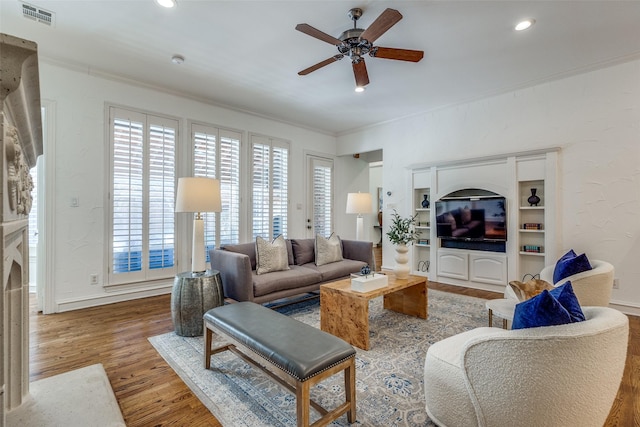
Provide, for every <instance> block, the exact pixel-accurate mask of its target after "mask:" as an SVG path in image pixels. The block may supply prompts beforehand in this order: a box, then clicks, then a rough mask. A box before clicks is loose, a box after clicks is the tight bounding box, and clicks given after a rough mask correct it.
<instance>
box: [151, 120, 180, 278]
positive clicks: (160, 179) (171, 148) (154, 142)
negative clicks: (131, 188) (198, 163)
mask: <svg viewBox="0 0 640 427" xmlns="http://www.w3.org/2000/svg"><path fill="white" fill-rule="evenodd" d="M150 120H154V121H155V122H157V121H158V120H159V119H158V118H155V117H151V118H150ZM176 127H177V124H175V123H174V127H173V128H172V127H169V126H168V125H167V124H156V123H150V125H149V155H148V157H149V181H148V182H149V190H148V194H149V208H148V209H149V211H148V212H149V213H148V218H149V249H148V251H147V253H148V254H149V262H148V267H149V268H150V269H160V268H167V267H173V264H174V250H173V249H174V246H175V245H174V240H175V239H174V230H175V212H174V211H175V209H174V207H175V182H176V169H175V164H176V162H175V160H176Z"/></svg>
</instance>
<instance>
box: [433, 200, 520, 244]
mask: <svg viewBox="0 0 640 427" xmlns="http://www.w3.org/2000/svg"><path fill="white" fill-rule="evenodd" d="M506 206H507V205H506V199H505V198H504V197H500V196H496V197H493V196H490V197H486V196H485V197H464V198H457V197H456V198H451V199H442V200H438V201H436V203H435V208H436V229H437V236H438V237H439V238H441V239H445V240H465V241H491V242H506V241H507V222H506V221H507V212H506Z"/></svg>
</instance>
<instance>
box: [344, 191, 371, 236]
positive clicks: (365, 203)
mask: <svg viewBox="0 0 640 427" xmlns="http://www.w3.org/2000/svg"><path fill="white" fill-rule="evenodd" d="M371 203H372V202H371V194H370V193H349V194H347V213H348V214H358V218H357V219H356V240H362V239H363V238H364V218H362V214H366V213H371V212H373V209H372V207H371Z"/></svg>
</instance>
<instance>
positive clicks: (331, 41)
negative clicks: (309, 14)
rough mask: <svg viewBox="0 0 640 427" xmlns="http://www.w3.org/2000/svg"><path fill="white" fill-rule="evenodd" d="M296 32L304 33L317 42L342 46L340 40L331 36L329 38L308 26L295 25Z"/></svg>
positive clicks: (327, 35)
mask: <svg viewBox="0 0 640 427" xmlns="http://www.w3.org/2000/svg"><path fill="white" fill-rule="evenodd" d="M296 30H298V31H300V32H301V33H305V34H306V35H308V36H311V37H315V38H317V39H318V40H322V41H323V42H327V43H329V44H332V45H336V46H337V45H339V44H342V40H340V39H337V38H335V37H333V36H330V35H329V34H327V33H323V32H322V31H320V30H318V29H317V28H313V27H312V26H311V25H309V24H298V25H296Z"/></svg>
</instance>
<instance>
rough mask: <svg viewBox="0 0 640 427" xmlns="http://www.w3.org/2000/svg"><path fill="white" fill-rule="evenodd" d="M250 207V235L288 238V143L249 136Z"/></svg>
mask: <svg viewBox="0 0 640 427" xmlns="http://www.w3.org/2000/svg"><path fill="white" fill-rule="evenodd" d="M251 206H252V232H253V238H254V239H255V238H256V237H257V236H261V237H263V238H267V239H273V238H275V237H277V236H278V235H280V234H282V235H284V236H285V237H287V227H288V215H289V144H288V143H287V142H286V141H282V140H277V139H273V138H267V137H263V136H258V135H251Z"/></svg>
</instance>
